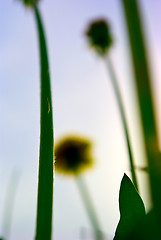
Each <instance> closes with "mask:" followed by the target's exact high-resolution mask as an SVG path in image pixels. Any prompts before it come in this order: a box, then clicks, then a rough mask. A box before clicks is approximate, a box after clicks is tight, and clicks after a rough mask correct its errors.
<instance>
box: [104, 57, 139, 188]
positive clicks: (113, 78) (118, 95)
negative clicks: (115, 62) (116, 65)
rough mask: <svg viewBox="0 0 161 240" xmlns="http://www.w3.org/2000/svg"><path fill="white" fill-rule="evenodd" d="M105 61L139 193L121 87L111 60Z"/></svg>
mask: <svg viewBox="0 0 161 240" xmlns="http://www.w3.org/2000/svg"><path fill="white" fill-rule="evenodd" d="M105 61H106V63H107V68H108V72H109V74H110V79H111V83H112V86H113V89H114V93H115V96H116V99H117V103H118V106H119V111H120V115H121V119H122V124H123V127H124V131H125V137H126V143H127V149H128V154H129V161H130V168H131V174H132V180H133V183H134V185H135V188H136V189H137V191H138V182H137V178H136V173H135V165H134V160H133V154H132V149H131V143H130V137H129V131H128V127H127V120H126V115H125V110H124V106H123V100H122V96H121V92H120V89H119V85H118V82H117V79H116V76H115V73H114V69H113V66H112V62H111V60H110V58H109V57H106V59H105Z"/></svg>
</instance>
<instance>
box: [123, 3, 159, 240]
mask: <svg viewBox="0 0 161 240" xmlns="http://www.w3.org/2000/svg"><path fill="white" fill-rule="evenodd" d="M122 5H123V8H124V12H125V18H126V24H127V28H128V35H129V41H130V47H131V53H132V60H133V68H134V74H135V82H136V87H137V93H138V100H139V107H140V113H141V121H142V126H143V134H144V141H145V149H146V154H147V159H148V164H149V174H150V182H151V190H152V199H153V204H154V211H155V214H156V217H157V223H158V226H159V228H160V226H161V204H160V203H161V158H160V154H159V149H158V139H157V131H156V123H155V117H154V110H153V102H152V93H151V86H150V84H151V82H150V80H151V79H150V74H149V68H148V62H147V56H146V49H145V44H144V38H143V31H142V25H141V17H140V13H139V8H138V3H137V1H136V0H131V1H129V0H122ZM160 238H161V231H160Z"/></svg>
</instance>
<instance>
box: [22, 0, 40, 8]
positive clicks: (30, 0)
mask: <svg viewBox="0 0 161 240" xmlns="http://www.w3.org/2000/svg"><path fill="white" fill-rule="evenodd" d="M20 1H21V2H23V3H24V5H25V6H27V7H33V6H34V5H36V4H38V2H39V0H20Z"/></svg>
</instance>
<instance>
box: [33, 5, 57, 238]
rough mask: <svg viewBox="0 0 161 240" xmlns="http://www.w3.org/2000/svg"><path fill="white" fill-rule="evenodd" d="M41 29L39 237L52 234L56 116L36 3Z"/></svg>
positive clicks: (37, 14) (43, 38)
mask: <svg viewBox="0 0 161 240" xmlns="http://www.w3.org/2000/svg"><path fill="white" fill-rule="evenodd" d="M34 13H35V18H36V23H37V29H38V39H39V49H40V66H41V113H40V114H41V117H40V157H39V179H38V200H37V224H36V237H35V239H36V240H44V239H45V240H50V239H51V236H52V206H53V159H54V153H53V149H54V148H53V116H52V98H51V87H50V74H49V64H48V55H47V46H46V40H45V34H44V29H43V24H42V20H41V16H40V13H39V10H38V8H37V7H36V6H35V7H34Z"/></svg>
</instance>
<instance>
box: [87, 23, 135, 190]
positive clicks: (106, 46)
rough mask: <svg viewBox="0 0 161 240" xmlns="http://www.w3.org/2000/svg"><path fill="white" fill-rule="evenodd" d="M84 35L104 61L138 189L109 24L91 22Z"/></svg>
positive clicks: (133, 177)
mask: <svg viewBox="0 0 161 240" xmlns="http://www.w3.org/2000/svg"><path fill="white" fill-rule="evenodd" d="M86 36H87V37H88V41H89V44H90V46H91V47H92V48H93V49H94V50H95V51H96V52H97V53H98V55H99V56H101V58H102V59H103V61H104V62H105V65H106V66H107V69H108V72H109V75H110V79H111V83H112V86H113V90H114V93H115V96H116V100H117V104H118V107H119V111H120V116H121V120H122V124H123V128H124V132H125V138H126V143H127V149H128V154H129V161H130V168H131V174H132V179H133V182H134V184H135V187H136V188H137V190H138V182H137V178H136V173H135V165H134V160H133V154H132V149H131V143H130V137H129V130H128V125H127V120H126V114H125V109H124V104H123V100H122V96H121V91H120V88H119V84H118V81H117V78H116V75H115V72H114V68H113V65H112V62H111V60H110V57H109V50H110V48H111V46H112V44H113V39H112V36H111V33H110V27H109V24H108V23H107V22H106V21H105V20H104V19H99V20H96V21H94V22H92V23H91V24H90V25H89V27H88V29H87V31H86Z"/></svg>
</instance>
